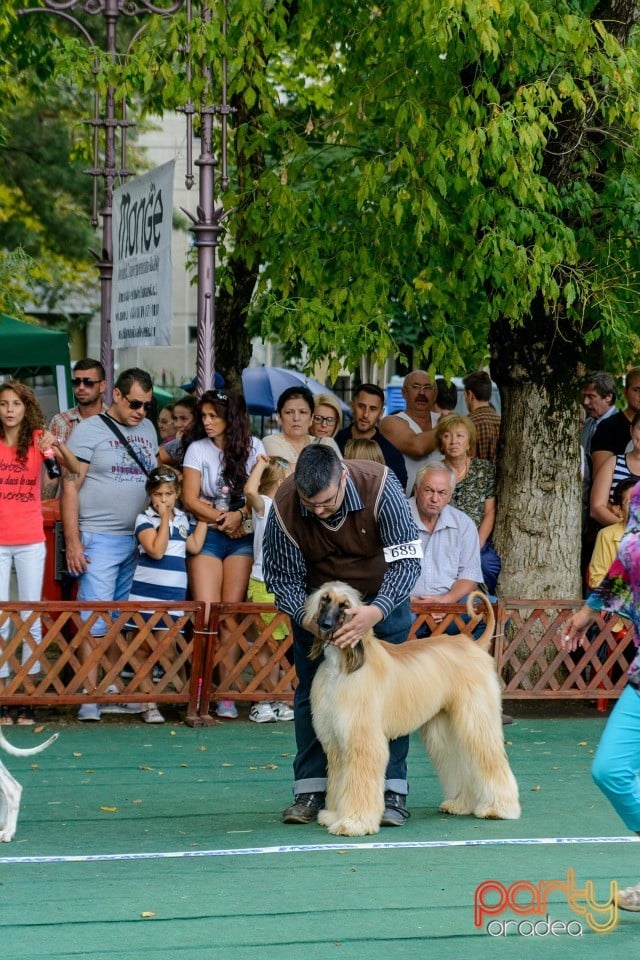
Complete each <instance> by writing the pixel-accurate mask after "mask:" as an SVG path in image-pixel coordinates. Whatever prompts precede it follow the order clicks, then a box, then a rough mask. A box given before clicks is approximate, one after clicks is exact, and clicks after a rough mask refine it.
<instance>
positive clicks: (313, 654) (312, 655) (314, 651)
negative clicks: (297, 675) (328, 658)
mask: <svg viewBox="0 0 640 960" xmlns="http://www.w3.org/2000/svg"><path fill="white" fill-rule="evenodd" d="M323 650H324V640H322V639H321V638H320V637H314V638H313V643H312V644H311V650H310V651H309V660H317V659H318V657H319V656H320V654H321V653H322V651H323Z"/></svg>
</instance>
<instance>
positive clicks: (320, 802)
mask: <svg viewBox="0 0 640 960" xmlns="http://www.w3.org/2000/svg"><path fill="white" fill-rule="evenodd" d="M324 798H325V794H324V793H298V794H296V796H295V797H294V798H293V803H290V804H289V806H288V807H287V809H286V810H285V811H284V813H283V814H282V822H283V823H311V821H312V820H316V819H317V816H318V813H319V812H320V810H322V809H323V807H324Z"/></svg>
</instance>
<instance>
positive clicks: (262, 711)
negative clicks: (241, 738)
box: [249, 703, 278, 723]
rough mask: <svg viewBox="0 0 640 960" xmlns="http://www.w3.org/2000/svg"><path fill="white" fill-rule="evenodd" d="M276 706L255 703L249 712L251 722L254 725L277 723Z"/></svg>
mask: <svg viewBox="0 0 640 960" xmlns="http://www.w3.org/2000/svg"><path fill="white" fill-rule="evenodd" d="M274 706H275V704H273V703H254V705H253V706H252V707H251V710H250V711H249V720H253V722H254V723H275V722H276V721H277V719H278V718H277V716H276V714H275V710H274V709H273V708H274Z"/></svg>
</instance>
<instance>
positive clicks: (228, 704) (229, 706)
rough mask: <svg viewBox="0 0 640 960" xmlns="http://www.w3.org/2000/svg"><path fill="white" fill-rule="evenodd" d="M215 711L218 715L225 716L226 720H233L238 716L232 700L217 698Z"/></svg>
mask: <svg viewBox="0 0 640 960" xmlns="http://www.w3.org/2000/svg"><path fill="white" fill-rule="evenodd" d="M216 713H217V715H218V716H219V717H226V718H227V719H228V720H235V719H236V718H237V716H238V710H237V708H236V705H235V703H234V702H233V700H218V701H217V703H216Z"/></svg>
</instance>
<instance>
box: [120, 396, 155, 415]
mask: <svg viewBox="0 0 640 960" xmlns="http://www.w3.org/2000/svg"><path fill="white" fill-rule="evenodd" d="M123 396H124V394H123ZM124 399H125V400H126V401H127V403H128V404H129V406H130V407H131V409H132V410H143V409H144V412H145V413H149V410H151V408H152V406H153V400H129V397H124Z"/></svg>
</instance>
